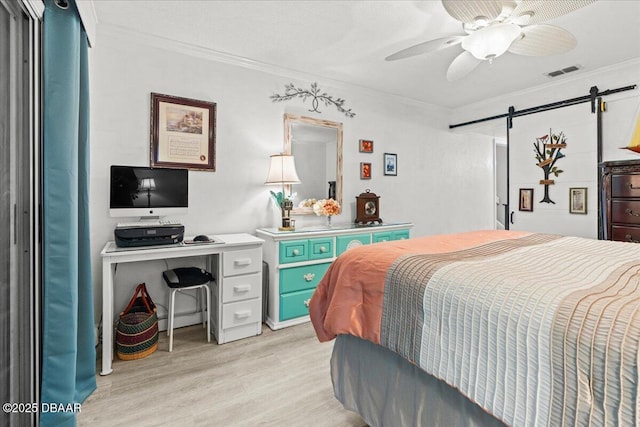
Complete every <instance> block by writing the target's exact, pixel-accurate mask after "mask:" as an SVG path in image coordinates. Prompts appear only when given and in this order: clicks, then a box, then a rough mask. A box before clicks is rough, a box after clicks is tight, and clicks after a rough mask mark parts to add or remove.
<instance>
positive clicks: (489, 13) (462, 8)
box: [442, 0, 502, 23]
mask: <svg viewBox="0 0 640 427" xmlns="http://www.w3.org/2000/svg"><path fill="white" fill-rule="evenodd" d="M442 5H443V6H444V8H445V10H446V11H447V13H448V14H449V15H451V16H452V17H453V18H455V19H457V20H458V21H462V22H466V23H474V22H476V18H479V17H482V18H486V20H487V21H492V20H494V19H495V18H496V17H497V16H498V15H500V12H502V2H500V1H499V0H442Z"/></svg>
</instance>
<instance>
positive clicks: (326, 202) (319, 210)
mask: <svg viewBox="0 0 640 427" xmlns="http://www.w3.org/2000/svg"><path fill="white" fill-rule="evenodd" d="M313 212H314V213H315V214H316V215H318V216H320V215H324V216H332V215H337V214H339V213H340V204H339V203H338V202H336V201H335V200H333V199H320V200H318V201H317V202H315V203H314V204H313Z"/></svg>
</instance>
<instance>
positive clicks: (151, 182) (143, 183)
mask: <svg viewBox="0 0 640 427" xmlns="http://www.w3.org/2000/svg"><path fill="white" fill-rule="evenodd" d="M140 188H141V189H143V190H155V189H156V180H155V179H153V178H142V179H141V180H140Z"/></svg>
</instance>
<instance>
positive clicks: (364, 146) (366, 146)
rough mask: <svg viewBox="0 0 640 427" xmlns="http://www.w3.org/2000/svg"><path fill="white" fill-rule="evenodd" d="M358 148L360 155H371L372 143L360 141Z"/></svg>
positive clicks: (368, 140)
mask: <svg viewBox="0 0 640 427" xmlns="http://www.w3.org/2000/svg"><path fill="white" fill-rule="evenodd" d="M359 146H360V152H361V153H373V141H371V140H370V139H361V140H360V142H359Z"/></svg>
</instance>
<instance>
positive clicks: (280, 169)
mask: <svg viewBox="0 0 640 427" xmlns="http://www.w3.org/2000/svg"><path fill="white" fill-rule="evenodd" d="M264 183H265V184H299V183H300V178H298V173H297V172H296V165H295V163H294V161H293V156H292V155H289V154H274V155H273V156H271V165H270V166H269V175H268V176H267V180H266V181H265V182H264Z"/></svg>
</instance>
